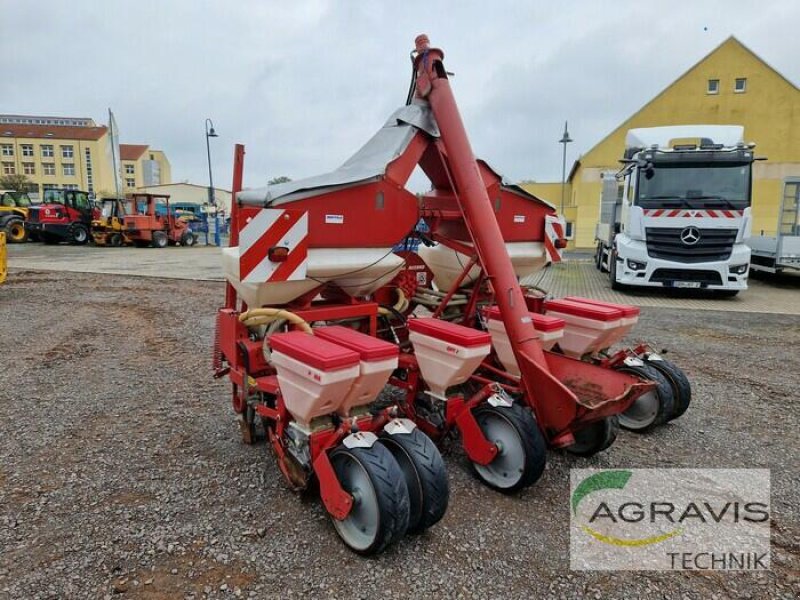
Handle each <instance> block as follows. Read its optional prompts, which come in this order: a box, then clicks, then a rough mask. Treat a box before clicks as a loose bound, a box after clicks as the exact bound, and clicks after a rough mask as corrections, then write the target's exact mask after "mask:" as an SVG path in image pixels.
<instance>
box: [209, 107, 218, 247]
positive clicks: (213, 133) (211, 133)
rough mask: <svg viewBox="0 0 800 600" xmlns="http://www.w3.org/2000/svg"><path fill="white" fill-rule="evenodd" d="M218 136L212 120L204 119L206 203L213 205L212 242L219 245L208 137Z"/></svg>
mask: <svg viewBox="0 0 800 600" xmlns="http://www.w3.org/2000/svg"><path fill="white" fill-rule="evenodd" d="M212 137H219V136H218V135H217V132H216V131H214V122H213V121H212V120H211V119H206V153H207V154H208V205H209V206H213V207H214V244H216V245H217V246H219V245H220V239H219V211H218V210H217V200H216V197H215V196H214V176H213V175H212V173H211V143H210V138H212ZM207 217H208V215H207V214H206V246H208V226H207V225H208V218H207Z"/></svg>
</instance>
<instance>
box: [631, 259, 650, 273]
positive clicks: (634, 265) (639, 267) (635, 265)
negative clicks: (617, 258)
mask: <svg viewBox="0 0 800 600" xmlns="http://www.w3.org/2000/svg"><path fill="white" fill-rule="evenodd" d="M628 268H629V269H630V270H631V271H644V270H645V269H646V268H647V263H643V262H639V261H638V260H631V259H630V258H629V259H628Z"/></svg>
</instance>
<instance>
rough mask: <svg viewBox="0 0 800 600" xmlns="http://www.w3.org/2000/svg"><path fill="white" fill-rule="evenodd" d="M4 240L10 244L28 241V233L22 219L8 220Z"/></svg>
mask: <svg viewBox="0 0 800 600" xmlns="http://www.w3.org/2000/svg"><path fill="white" fill-rule="evenodd" d="M5 230H6V239H7V240H8V241H9V242H10V243H12V244H21V243H23V242H27V241H28V232H27V230H26V229H25V223H24V221H23V220H22V219H9V221H8V222H7V223H6V227H5Z"/></svg>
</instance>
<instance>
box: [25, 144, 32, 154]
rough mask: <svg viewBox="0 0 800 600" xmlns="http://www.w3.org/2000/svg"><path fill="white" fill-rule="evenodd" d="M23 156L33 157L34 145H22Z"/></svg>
mask: <svg viewBox="0 0 800 600" xmlns="http://www.w3.org/2000/svg"><path fill="white" fill-rule="evenodd" d="M22 156H33V144H22Z"/></svg>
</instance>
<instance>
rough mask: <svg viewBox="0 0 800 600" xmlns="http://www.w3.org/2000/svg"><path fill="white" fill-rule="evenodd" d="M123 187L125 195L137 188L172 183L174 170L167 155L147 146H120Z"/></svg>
mask: <svg viewBox="0 0 800 600" xmlns="http://www.w3.org/2000/svg"><path fill="white" fill-rule="evenodd" d="M119 154H120V160H121V162H122V185H123V187H124V191H125V193H126V194H127V193H130V192H132V191H134V190H135V189H136V188H141V187H146V186H152V185H165V184H168V183H171V182H172V168H171V167H170V164H169V161H168V160H167V156H166V154H164V152H162V151H161V150H151V149H150V146H147V145H145V144H120V145H119Z"/></svg>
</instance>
